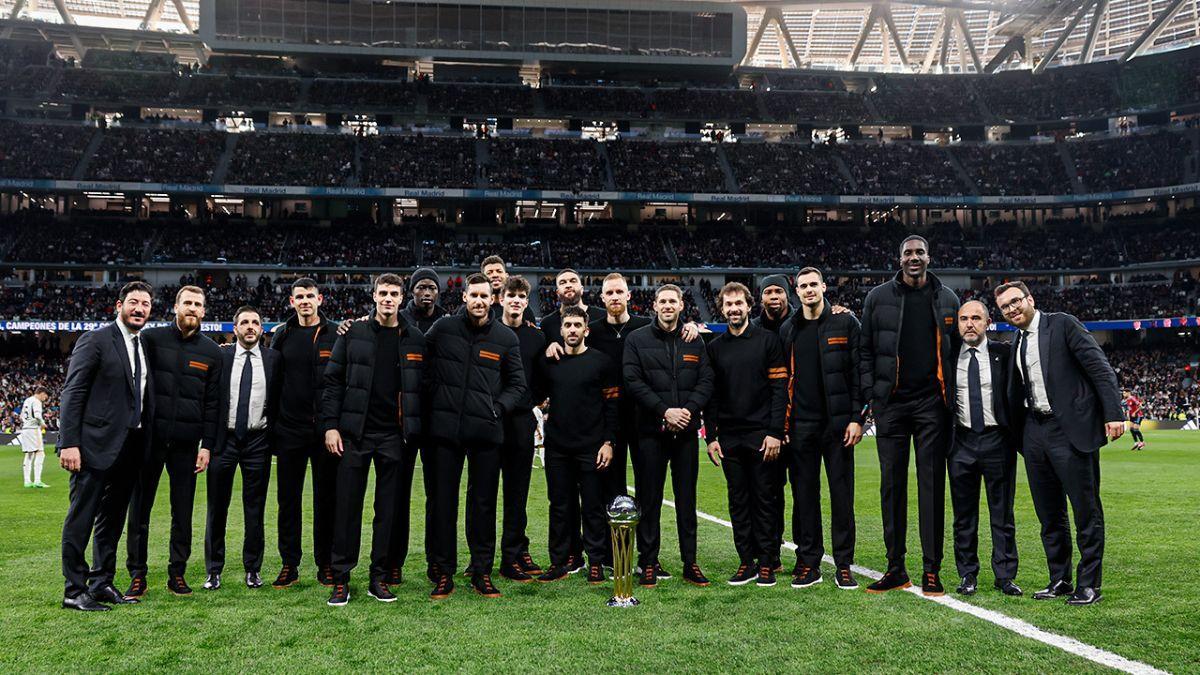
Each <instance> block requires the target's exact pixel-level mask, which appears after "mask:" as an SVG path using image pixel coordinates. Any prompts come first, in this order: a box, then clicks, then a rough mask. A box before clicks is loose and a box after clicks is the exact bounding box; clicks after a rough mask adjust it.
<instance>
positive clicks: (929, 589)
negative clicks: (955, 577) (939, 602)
mask: <svg viewBox="0 0 1200 675" xmlns="http://www.w3.org/2000/svg"><path fill="white" fill-rule="evenodd" d="M921 592H922V593H924V594H925V595H928V596H930V597H933V596H938V595H945V594H946V588H945V587H944V586H942V579H941V577H939V576H938V573H937V572H926V573H925V575H924V576H923V577H922V578H921Z"/></svg>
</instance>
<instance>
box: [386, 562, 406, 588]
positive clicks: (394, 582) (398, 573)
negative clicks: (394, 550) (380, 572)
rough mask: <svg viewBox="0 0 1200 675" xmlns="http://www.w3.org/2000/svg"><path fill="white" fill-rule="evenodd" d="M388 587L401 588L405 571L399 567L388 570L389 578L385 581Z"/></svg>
mask: <svg viewBox="0 0 1200 675" xmlns="http://www.w3.org/2000/svg"><path fill="white" fill-rule="evenodd" d="M383 582H384V583H386V584H387V585H388V586H399V585H400V584H402V583H404V570H402V569H400V568H399V567H393V568H392V569H390V570H388V574H387V577H385V578H384V580H383Z"/></svg>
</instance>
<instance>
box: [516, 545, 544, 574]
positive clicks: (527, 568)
mask: <svg viewBox="0 0 1200 675" xmlns="http://www.w3.org/2000/svg"><path fill="white" fill-rule="evenodd" d="M517 564H518V565H520V566H521V571H522V572H524V573H525V574H528V575H529V576H531V577H536V576H537V575H539V574H541V573H542V572H543V571H544V570H543V569H542V566H541V565H539V564H537V563H536V562H534V561H533V556H531V555H529V551H526V552H524V553H522V554H521V558H520V559H519V560H517Z"/></svg>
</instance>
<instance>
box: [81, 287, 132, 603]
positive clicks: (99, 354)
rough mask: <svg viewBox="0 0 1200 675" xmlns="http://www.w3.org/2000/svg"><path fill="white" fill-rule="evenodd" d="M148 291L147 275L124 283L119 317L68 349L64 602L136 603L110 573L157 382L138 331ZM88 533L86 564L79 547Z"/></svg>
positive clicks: (89, 333)
mask: <svg viewBox="0 0 1200 675" xmlns="http://www.w3.org/2000/svg"><path fill="white" fill-rule="evenodd" d="M153 296H154V289H153V288H151V287H150V284H147V283H146V282H144V281H131V282H129V283H127V284H125V285H124V286H123V287H122V288H121V293H120V296H119V300H118V301H117V304H116V307H115V311H116V314H117V316H116V320H115V321H113V323H111V324H109V325H107V326H105V327H104V328H99V329H96V330H93V331H90V332H88V333H84V334H83V336H81V337H80V338H79V341H78V342H76V343H75V349H74V350H73V351H72V352H71V361H70V364H69V365H68V367H67V380H66V383H65V384H64V385H63V390H62V398H61V412H62V415H61V426H60V429H59V431H60V433H59V463H60V464H61V465H62V467H63V468H64V469H66V470H67V471H70V472H71V490H70V505H69V506H68V507H67V517H66V520H65V521H64V522H63V535H62V561H63V577H65V579H66V588H65V589H64V592H63V601H62V606H63V607H64V608H66V609H75V610H81V611H105V610H108V609H109V607H108V606H107V605H102V604H100V603H101V602H105V603H110V604H126V603H130V602H137V600H135V599H127V598H125V596H124V595H122V594H121V592H120V591H118V590H117V589H116V588H115V587H114V586H113V575H114V574H115V573H116V568H117V544H118V542H119V541H120V539H121V528H122V526H123V525H124V522H125V513H126V511H127V510H128V508H129V500H130V497H131V496H132V494H133V488H134V485H136V483H137V477H138V474H139V473H140V471H141V469H142V465H143V464H145V462H146V461H147V459H148V458H149V456H150V435H151V431H152V428H151V424H150V422H151V420H152V419H153V417H154V383H153V382H152V381H151V379H152V378H150V376H149V375H150V368H149V365H148V362H147V357H146V350H145V347H144V346H143V345H142V341H141V335H140V333H141V330H142V327H143V326H145V325H146V320H147V319H148V318H150V309H151V306H152V304H153ZM93 532H95V539H94V541H93V544H92V566H91V570H90V571H89V569H88V563H87V559H86V558H85V557H84V551H85V550H86V549H87V546H88V541H89V540H92V536H93Z"/></svg>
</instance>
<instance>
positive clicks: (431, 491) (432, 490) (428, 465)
mask: <svg viewBox="0 0 1200 675" xmlns="http://www.w3.org/2000/svg"><path fill="white" fill-rule="evenodd" d="M420 455H421V480H422V481H423V482H424V483H425V564H426V565H428V566H430V567H432V566H433V562H434V559H435V558H436V557H437V552H438V551H439V550H440V549H439V548H438V538H437V537H438V528H437V518H436V515H437V486H438V473H437V455H438V450H437V444H436V443H433V442H430V441H425V442H423V443H422V444H421V450H420Z"/></svg>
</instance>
